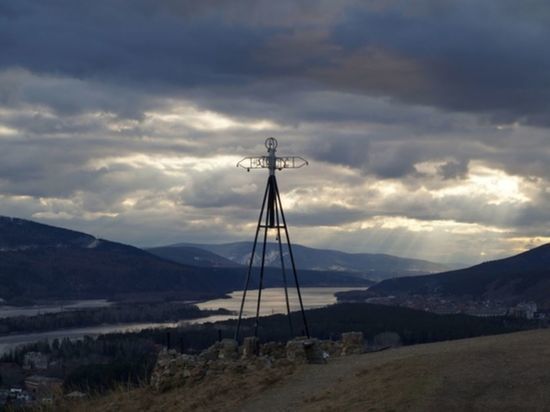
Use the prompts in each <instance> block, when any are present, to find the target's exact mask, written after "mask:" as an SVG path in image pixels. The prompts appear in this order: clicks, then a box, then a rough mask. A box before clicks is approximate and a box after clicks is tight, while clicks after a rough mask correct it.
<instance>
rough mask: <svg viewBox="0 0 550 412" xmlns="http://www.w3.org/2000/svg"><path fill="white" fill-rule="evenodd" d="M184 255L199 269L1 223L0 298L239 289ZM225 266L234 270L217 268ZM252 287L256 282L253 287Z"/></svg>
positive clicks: (318, 280) (203, 255)
mask: <svg viewBox="0 0 550 412" xmlns="http://www.w3.org/2000/svg"><path fill="white" fill-rule="evenodd" d="M187 252H188V254H189V255H188V256H193V258H192V261H193V262H194V263H195V264H196V266H192V265H185V264H181V263H176V262H174V261H172V260H167V259H163V258H161V257H159V256H156V255H153V254H151V253H149V252H146V251H144V250H141V249H138V248H136V247H133V246H128V245H124V244H121V243H115V242H111V241H108V240H104V239H97V238H95V237H93V236H91V235H88V234H85V233H81V232H75V231H72V230H67V229H62V228H58V227H54V226H49V225H44V224H40V223H36V222H32V221H28V220H23V219H17V218H9V217H2V216H0V298H1V299H3V300H5V301H7V302H10V303H17V302H24V301H26V300H36V299H84V298H113V297H125V296H135V295H140V296H143V295H154V294H162V293H173V294H177V296H178V298H181V299H195V298H201V297H211V296H219V295H220V294H223V293H227V292H229V291H232V290H238V289H241V288H242V286H243V283H244V276H245V270H244V268H243V267H241V266H238V265H236V264H235V263H232V262H227V261H226V260H225V259H223V258H220V257H217V256H212V254H211V253H209V252H204V251H196V250H192V249H189V248H188V249H187ZM191 252H192V253H191ZM222 263H224V264H227V265H231V266H233V267H220V265H222ZM199 265H200V266H202V267H199ZM222 266H223V265H222ZM299 275H300V281H301V284H302V285H303V286H367V285H370V284H372V282H369V281H368V280H363V279H358V278H357V277H354V276H350V275H347V274H345V273H339V272H330V271H325V272H313V271H300V274H299ZM256 284H257V282H256V279H253V281H252V284H251V287H254V286H255V285H256ZM281 285H282V281H281V276H280V274H279V272H278V271H276V270H274V269H272V268H270V269H269V270H267V272H266V276H265V283H264V286H266V287H273V286H281Z"/></svg>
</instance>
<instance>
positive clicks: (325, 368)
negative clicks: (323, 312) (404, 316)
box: [58, 329, 550, 412]
mask: <svg viewBox="0 0 550 412" xmlns="http://www.w3.org/2000/svg"><path fill="white" fill-rule="evenodd" d="M549 343H550V330H548V329H545V330H535V331H528V332H518V333H512V334H507V335H498V336H488V337H481V338H472V339H464V340H459V341H451V342H438V343H431V344H423V345H415V346H408V347H401V348H397V349H391V350H388V351H384V352H377V353H369V354H363V355H354V356H349V357H344V358H335V359H331V360H330V361H329V363H328V364H326V365H304V366H301V367H298V368H297V369H295V370H290V369H289V370H284V371H273V370H271V369H270V368H266V369H263V371H260V372H258V374H257V375H255V376H253V377H252V378H251V379H250V382H248V381H243V378H242V376H240V375H238V374H236V375H234V376H230V377H228V378H226V379H222V380H220V379H218V380H216V381H215V382H214V381H211V382H209V381H208V380H206V381H204V382H203V383H201V384H200V385H196V386H191V387H183V388H179V389H174V390H172V391H169V392H166V393H163V394H158V393H155V392H153V391H152V390H150V389H149V388H147V387H143V388H140V389H133V390H129V391H128V390H124V389H120V390H118V391H115V392H114V393H111V394H109V395H107V396H102V397H98V398H95V399H92V400H86V401H83V402H80V403H70V404H68V405H66V406H65V407H63V408H60V409H58V410H66V411H68V410H71V411H116V412H125V411H136V410H141V411H159V412H160V411H162V412H170V411H191V410H193V411H211V410H219V411H258V410H261V411H265V412H268V411H287V410H300V411H319V410H325V411H403V410H407V411H441V410H446V411H465V410H468V411H497V410H498V411H519V410H532V411H543V410H547V408H548V405H549V404H550V392H549V391H548V390H547V388H548V383H549V382H550V370H549V369H548V368H547V367H546V363H545V362H542V361H541V360H542V359H546V358H548V357H550V345H549Z"/></svg>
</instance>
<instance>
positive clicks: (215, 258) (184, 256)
mask: <svg viewBox="0 0 550 412" xmlns="http://www.w3.org/2000/svg"><path fill="white" fill-rule="evenodd" d="M145 250H146V251H147V252H149V253H152V254H153V255H156V256H158V257H160V258H163V259H167V260H171V261H173V262H177V263H181V264H183V265H191V266H199V267H228V268H230V267H242V265H239V264H238V263H235V262H233V261H232V260H229V259H226V258H224V257H223V256H220V255H217V254H215V253H212V252H210V251H208V250H205V249H200V248H198V247H193V246H164V247H153V248H148V249H145Z"/></svg>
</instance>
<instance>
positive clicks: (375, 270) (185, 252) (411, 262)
mask: <svg viewBox="0 0 550 412" xmlns="http://www.w3.org/2000/svg"><path fill="white" fill-rule="evenodd" d="M147 250H148V251H149V252H151V253H154V254H156V255H158V256H161V257H164V258H167V259H171V260H174V261H176V262H180V263H190V262H191V261H196V262H200V261H203V262H211V263H213V264H214V266H218V265H223V262H224V260H222V259H225V262H227V261H230V262H232V263H233V264H239V265H247V264H248V262H249V260H250V255H251V251H252V242H236V243H225V244H191V243H180V244H175V245H170V246H166V247H161V248H154V249H147ZM198 250H203V251H206V252H210V253H211V254H209V255H204V254H203V255H201V254H198V253H197V251H198ZM292 250H293V252H294V258H295V261H296V266H297V267H298V268H300V269H301V270H304V269H306V270H314V271H331V272H342V273H347V274H350V275H352V276H356V277H361V278H365V279H370V280H374V281H378V280H383V279H389V278H393V277H399V276H414V275H419V274H427V273H436V272H442V271H444V270H448V269H449V268H448V267H446V266H444V265H442V264H439V263H433V262H428V261H425V260H419V259H407V258H401V257H396V256H391V255H385V254H369V253H345V252H340V251H336V250H326V249H315V248H310V247H306V246H301V245H298V244H294V245H293V247H292ZM212 254H215V255H212ZM283 255H284V257H285V261H286V264H287V265H288V264H289V263H290V262H289V255H288V251H286V249H283ZM215 256H217V257H218V258H216V257H215ZM260 258H261V251H260V250H257V251H256V258H255V264H256V265H259V264H260V260H261V259H260ZM266 266H271V267H278V266H280V257H279V249H278V244H276V243H268V246H267V251H266Z"/></svg>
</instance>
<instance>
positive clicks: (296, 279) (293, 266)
mask: <svg viewBox="0 0 550 412" xmlns="http://www.w3.org/2000/svg"><path fill="white" fill-rule="evenodd" d="M273 184H274V186H275V194H276V195H277V201H278V202H279V209H280V211H281V218H282V219H283V227H284V229H285V235H286V241H287V244H288V253H289V255H290V263H291V264H292V272H293V273H294V282H295V283H296V291H297V292H298V301H299V302H300V310H301V312H302V320H303V322H304V329H305V332H306V336H307V337H308V338H309V337H310V335H309V327H308V325H307V320H306V313H305V311H304V304H303V302H302V294H301V293H300V284H299V283H298V275H297V274H296V264H295V262H294V254H293V253H292V245H291V243H290V237H289V236H288V227H287V225H286V219H285V212H284V211H283V203H282V202H281V195H280V194H279V188H278V187H277V181H276V180H275V176H273Z"/></svg>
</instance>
